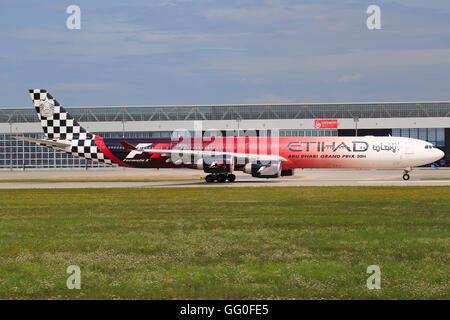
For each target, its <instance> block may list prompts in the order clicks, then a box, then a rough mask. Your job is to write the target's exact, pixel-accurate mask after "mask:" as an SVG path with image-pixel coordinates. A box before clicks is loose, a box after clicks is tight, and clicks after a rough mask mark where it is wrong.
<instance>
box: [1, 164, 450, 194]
mask: <svg viewBox="0 0 450 320" xmlns="http://www.w3.org/2000/svg"><path fill="white" fill-rule="evenodd" d="M236 175H237V179H236V181H235V182H233V183H230V182H226V183H206V182H205V181H204V180H202V177H204V174H203V173H202V172H200V171H196V170H185V169H177V170H163V169H161V170H137V169H127V170H123V169H115V170H105V169H100V170H89V171H86V170H59V171H46V170H36V171H25V172H24V171H17V172H15V171H12V172H10V171H3V172H0V189H44V188H51V189H53V188H58V189H59V188H160V187H163V188H164V187H169V188H183V187H188V188H195V187H214V188H230V187H269V186H270V187H274V186H277V187H285V186H286V187H288V186H450V169H446V168H441V169H439V170H434V169H429V168H421V169H415V170H413V171H412V172H411V180H409V181H403V180H402V170H348V169H342V170H336V169H305V170H297V171H296V174H295V175H294V176H293V177H282V178H278V179H258V178H253V177H251V176H249V175H246V174H243V173H240V172H239V173H237V174H236ZM174 179H178V180H174ZM179 179H186V180H185V181H180V180H179ZM146 180H148V181H146ZM151 180H154V181H151Z"/></svg>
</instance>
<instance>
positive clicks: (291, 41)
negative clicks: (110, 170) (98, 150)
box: [0, 0, 450, 107]
mask: <svg viewBox="0 0 450 320" xmlns="http://www.w3.org/2000/svg"><path fill="white" fill-rule="evenodd" d="M73 4H75V5H78V6H79V7H80V9H81V28H80V30H69V29H68V28H67V27H66V20H67V18H68V17H69V14H68V13H66V9H67V7H68V6H70V5H73ZM373 4H375V5H378V6H379V7H380V9H381V29H379V30H369V29H368V28H367V26H366V20H367V18H368V17H369V15H368V14H367V13H366V9H367V7H368V6H369V5H373ZM0 39H1V46H0V107H5V106H18V107H19V106H20V107H22V106H31V100H30V98H29V95H28V89H30V88H40V89H48V90H49V92H51V93H52V95H53V96H54V97H55V98H56V99H57V100H58V101H59V102H60V103H61V104H63V105H67V106H97V105H101V106H108V105H114V106H118V105H191V104H231V103H307V102H373V101H376V102H383V101H448V100H450V1H448V0H426V1H425V0H423V1H422V0H391V1H382V0H372V1H365V0H340V1H335V0H334V1H329V0H309V1H306V0H305V1H300V0H298V1H296V0H227V1H223V0H222V1H215V0H145V1H144V0H135V1H133V0H129V1H122V0H116V1H105V0H97V1H89V0H79V1H74V0H70V1H65V0H58V1H56V0H55V1H46V0H39V1H35V0H27V1H25V0H14V1H10V0H1V1H0Z"/></svg>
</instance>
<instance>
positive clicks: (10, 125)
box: [9, 120, 13, 171]
mask: <svg viewBox="0 0 450 320" xmlns="http://www.w3.org/2000/svg"><path fill="white" fill-rule="evenodd" d="M9 143H10V147H9V170H10V171H12V170H13V159H12V154H13V151H12V149H13V143H12V122H11V120H10V121H9Z"/></svg>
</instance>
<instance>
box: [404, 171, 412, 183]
mask: <svg viewBox="0 0 450 320" xmlns="http://www.w3.org/2000/svg"><path fill="white" fill-rule="evenodd" d="M410 171H411V169H405V170H403V180H405V181H407V180H409V178H411V177H410V176H409V172H410Z"/></svg>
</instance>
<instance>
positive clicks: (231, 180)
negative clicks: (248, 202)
mask: <svg viewBox="0 0 450 320" xmlns="http://www.w3.org/2000/svg"><path fill="white" fill-rule="evenodd" d="M227 180H228V181H230V182H234V180H236V176H235V175H234V174H232V173H230V174H229V175H227Z"/></svg>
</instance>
